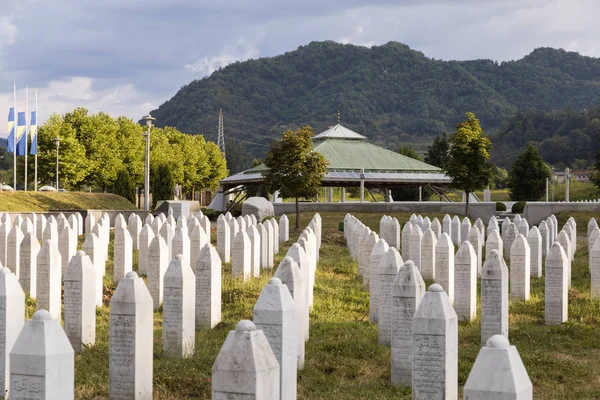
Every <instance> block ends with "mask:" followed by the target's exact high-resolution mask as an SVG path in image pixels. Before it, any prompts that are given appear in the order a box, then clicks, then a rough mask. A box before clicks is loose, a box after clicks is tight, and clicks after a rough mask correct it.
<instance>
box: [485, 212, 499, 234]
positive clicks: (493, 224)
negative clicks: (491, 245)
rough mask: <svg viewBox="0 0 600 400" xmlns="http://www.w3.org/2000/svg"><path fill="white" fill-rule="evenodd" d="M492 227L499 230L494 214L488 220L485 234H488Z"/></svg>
mask: <svg viewBox="0 0 600 400" xmlns="http://www.w3.org/2000/svg"><path fill="white" fill-rule="evenodd" d="M494 229H496V230H497V231H498V232H500V227H499V226H498V220H497V219H496V217H495V216H493V215H492V216H491V217H490V219H489V221H488V226H487V230H486V236H487V235H489V234H490V232H491V231H493V230H494Z"/></svg>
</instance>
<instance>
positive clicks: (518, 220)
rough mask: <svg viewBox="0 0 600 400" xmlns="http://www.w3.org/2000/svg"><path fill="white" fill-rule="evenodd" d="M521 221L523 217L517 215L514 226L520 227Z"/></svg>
mask: <svg viewBox="0 0 600 400" xmlns="http://www.w3.org/2000/svg"><path fill="white" fill-rule="evenodd" d="M521 219H522V218H521V215H520V214H517V215H515V217H514V218H513V224H515V225H517V226H518V225H519V222H521Z"/></svg>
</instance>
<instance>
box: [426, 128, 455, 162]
mask: <svg viewBox="0 0 600 400" xmlns="http://www.w3.org/2000/svg"><path fill="white" fill-rule="evenodd" d="M449 152H450V145H449V143H448V137H447V136H446V132H444V133H443V134H442V136H436V137H435V139H433V143H432V144H431V146H429V147H427V155H426V156H425V162H426V163H427V164H430V165H435V166H436V167H439V168H441V169H446V165H447V164H448V156H449Z"/></svg>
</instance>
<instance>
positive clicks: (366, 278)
mask: <svg viewBox="0 0 600 400" xmlns="http://www.w3.org/2000/svg"><path fill="white" fill-rule="evenodd" d="M378 241H379V236H377V233H375V232H374V231H370V233H369V235H368V236H367V237H366V238H365V240H364V241H363V243H362V260H363V262H362V264H363V271H362V279H363V287H364V288H365V289H367V288H369V285H370V282H371V252H372V251H373V247H374V246H375V243H377V242H378ZM419 250H420V249H419ZM375 276H377V275H375Z"/></svg>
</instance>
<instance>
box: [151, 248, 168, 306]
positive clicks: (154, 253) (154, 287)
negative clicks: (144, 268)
mask: <svg viewBox="0 0 600 400" xmlns="http://www.w3.org/2000/svg"><path fill="white" fill-rule="evenodd" d="M168 257H169V248H168V247H167V243H166V242H165V239H163V238H162V237H161V236H156V237H155V238H154V239H153V240H152V243H150V248H149V249H148V277H147V282H148V292H149V293H150V296H151V297H152V300H153V305H154V310H158V308H159V307H160V305H161V303H162V302H163V292H164V276H165V272H166V271H167V268H168V267H169V258H168Z"/></svg>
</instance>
